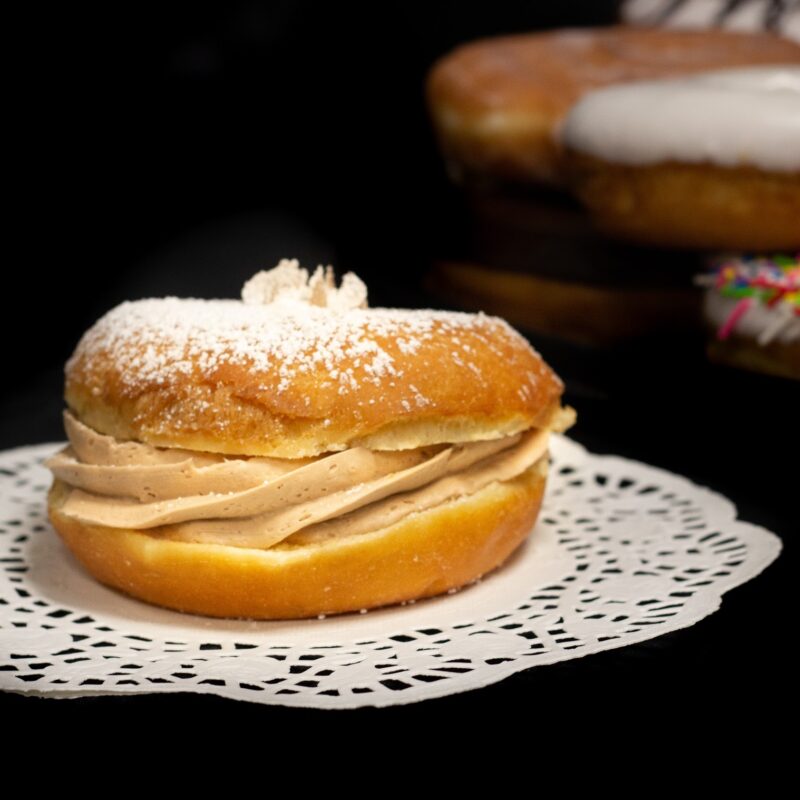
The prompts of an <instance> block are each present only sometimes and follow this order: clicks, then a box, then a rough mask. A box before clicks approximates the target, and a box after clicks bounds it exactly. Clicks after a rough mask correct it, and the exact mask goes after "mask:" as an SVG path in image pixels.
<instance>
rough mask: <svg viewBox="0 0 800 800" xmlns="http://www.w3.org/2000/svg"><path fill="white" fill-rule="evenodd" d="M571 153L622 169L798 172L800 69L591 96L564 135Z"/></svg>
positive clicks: (735, 73)
mask: <svg viewBox="0 0 800 800" xmlns="http://www.w3.org/2000/svg"><path fill="white" fill-rule="evenodd" d="M561 137H562V140H563V143H564V144H565V146H566V147H567V148H568V149H570V150H573V151H576V152H578V153H582V154H585V155H589V156H594V157H596V158H601V159H604V160H606V161H611V162H613V163H618V164H629V165H637V166H643V165H649V164H656V163H661V162H668V161H679V162H689V163H711V164H716V165H718V166H724V167H741V166H752V167H758V168H761V169H765V170H770V171H775V172H794V171H796V170H800V67H797V66H779V67H752V68H747V69H731V70H721V71H715V72H707V73H704V74H701V75H694V76H691V77H685V78H679V79H675V80H658V81H641V82H636V83H629V84H623V85H618V86H611V87H607V88H605V89H598V90H596V91H593V92H589V93H588V94H586V95H584V97H583V98H582V99H581V100H580V101H579V102H578V103H576V105H575V106H574V107H573V109H572V110H571V111H570V113H569V115H568V116H567V118H566V120H565V122H564V125H563V127H562V129H561Z"/></svg>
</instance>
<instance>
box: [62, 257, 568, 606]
mask: <svg viewBox="0 0 800 800" xmlns="http://www.w3.org/2000/svg"><path fill="white" fill-rule="evenodd" d="M242 296H243V300H242V301H233V300H212V301H205V300H179V299H176V298H165V299H160V300H141V301H136V302H129V303H123V304H122V305H121V306H118V307H117V308H115V309H113V310H112V311H110V312H109V313H108V314H107V315H106V316H105V317H103V318H102V319H101V320H99V321H98V322H97V323H96V324H95V325H94V326H93V327H92V328H91V329H90V330H89V331H87V333H86V334H85V335H84V336H83V338H82V339H81V341H80V343H79V344H78V346H77V348H76V350H75V353H74V354H73V356H72V357H71V359H70V360H69V362H68V364H67V367H66V391H65V396H66V401H67V405H68V407H69V411H68V412H67V413H66V414H65V427H66V430H67V434H68V438H69V446H68V447H67V448H66V449H65V450H63V451H62V452H61V453H59V454H57V455H56V456H54V457H53V458H51V459H50V461H49V462H48V466H49V467H50V469H51V471H52V472H53V475H54V483H53V487H52V489H51V492H50V499H49V513H50V518H51V520H52V522H53V525H54V526H55V528H56V530H57V531H58V532H59V534H60V535H61V536H62V538H63V539H64V541H65V543H66V544H67V546H68V547H69V548H70V550H71V551H72V552H73V553H74V554H75V556H76V557H77V558H78V559H79V560H80V561H81V562H82V564H83V565H84V566H85V567H86V569H87V570H88V571H89V572H90V573H91V574H93V575H94V576H95V577H96V578H97V579H98V580H100V581H101V582H103V583H105V584H107V585H109V586H111V587H114V588H116V589H119V590H121V591H123V592H125V593H127V594H130V595H132V596H134V597H138V598H140V599H143V600H146V601H149V602H151V603H155V604H158V605H161V606H165V607H168V608H173V609H177V610H180V611H188V612H194V613H199V614H205V615H210V616H221V617H244V618H260V619H275V618H296V617H309V616H316V615H320V614H331V613H337V612H344V611H354V610H360V609H366V608H373V607H376V606H381V605H386V604H391V603H397V602H401V601H406V600H412V599H417V598H420V597H427V596H431V595H436V594H441V593H443V592H446V591H448V590H455V589H457V588H458V587H461V586H463V585H465V584H467V583H469V582H472V581H474V580H476V579H477V578H478V577H480V576H481V575H483V574H485V573H486V572H489V571H491V570H492V569H494V568H495V567H497V566H499V565H500V564H501V563H502V562H503V561H505V560H506V558H508V556H509V555H510V554H511V553H512V552H513V551H514V550H515V549H516V548H517V547H518V546H519V545H520V544H521V543H522V542H523V541H524V540H525V538H526V537H527V536H528V534H529V533H530V530H531V528H532V526H533V523H534V521H535V519H536V516H537V514H538V510H539V506H540V503H541V500H542V495H543V492H544V486H545V479H546V471H547V440H548V435H549V432H550V431H552V430H560V429H563V428H564V427H566V426H568V425H569V424H571V422H572V419H573V416H574V415H573V413H572V412H571V409H564V408H562V406H561V402H560V398H561V394H562V390H563V384H562V383H561V381H560V380H559V379H558V377H557V376H556V375H555V374H554V373H553V371H552V370H551V369H550V367H548V366H547V365H546V364H545V363H544V361H543V360H542V358H541V357H540V356H539V355H538V353H536V352H535V351H534V350H533V349H532V348H531V347H530V345H529V344H528V343H527V342H526V341H525V340H524V339H523V338H522V337H521V336H520V335H519V334H518V333H516V332H515V331H514V330H513V329H512V328H510V327H509V325H508V324H506V323H505V322H504V321H502V320H500V319H497V318H493V317H487V316H484V315H472V314H460V313H450V312H435V311H405V310H394V309H380V308H376V309H369V308H367V307H366V288H365V287H364V285H363V284H362V283H361V282H360V281H359V280H358V279H357V278H356V277H355V276H353V275H352V274H348V275H346V276H345V277H344V279H343V281H342V285H341V287H340V288H336V287H335V285H334V282H333V277H332V272H331V271H330V269H329V270H328V271H323V270H322V269H321V268H320V269H318V270H317V271H316V272H315V273H314V274H313V275H312V276H309V275H308V273H307V272H306V271H305V270H302V269H300V267H299V266H298V265H297V263H296V262H288V261H285V262H282V263H281V264H280V265H279V267H278V268H276V269H275V270H272V271H270V272H263V273H259V274H258V275H257V276H255V277H254V278H253V279H251V280H250V281H249V282H248V283H247V284H246V285H245V287H244V290H243V294H242Z"/></svg>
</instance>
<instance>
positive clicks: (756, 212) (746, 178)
mask: <svg viewBox="0 0 800 800" xmlns="http://www.w3.org/2000/svg"><path fill="white" fill-rule="evenodd" d="M569 160H570V164H569V167H568V169H569V172H570V175H571V182H572V183H573V185H574V188H575V190H576V192H577V194H578V196H579V197H580V199H581V200H582V201H583V203H584V205H585V206H586V207H587V209H588V210H589V211H590V212H591V214H592V216H593V218H594V221H595V223H596V225H597V226H598V227H599V228H601V229H602V230H603V231H604V232H606V233H608V234H610V235H612V236H617V237H620V238H624V239H628V240H630V241H635V242H640V243H645V244H654V245H662V246H667V247H697V248H708V249H730V250H792V249H794V248H796V247H800V224H798V220H800V173H796V172H795V173H777V172H765V171H762V170H759V169H756V168H753V167H718V166H716V165H712V164H678V163H665V164H655V165H652V166H629V165H624V164H612V163H610V162H607V161H604V160H602V159H599V158H595V157H592V156H586V155H582V154H570V156H569Z"/></svg>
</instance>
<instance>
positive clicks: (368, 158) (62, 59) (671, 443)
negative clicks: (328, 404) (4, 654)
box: [0, 0, 799, 731]
mask: <svg viewBox="0 0 800 800" xmlns="http://www.w3.org/2000/svg"><path fill="white" fill-rule="evenodd" d="M614 6H615V4H614V3H613V2H599V1H598V2H590V1H589V0H587V1H586V2H559V3H555V2H554V3H541V2H497V1H495V2H491V3H459V2H430V3H425V4H413V3H396V2H383V3H380V4H377V3H376V4H369V5H367V4H337V3H323V2H308V1H307V0H299V1H297V2H289V0H280V1H279V2H272V3H259V2H242V1H241V0H238V1H233V2H227V3H217V4H212V5H210V6H205V7H203V9H202V10H201V8H200V7H199V6H197V5H195V4H189V3H185V4H184V3H173V4H159V5H155V4H153V5H148V4H141V3H124V2H123V3H116V4H113V7H112V6H111V4H109V5H108V7H104V8H103V9H102V10H100V9H94V10H92V11H88V10H78V9H75V8H69V9H66V8H61V9H60V10H59V11H52V10H46V9H44V8H37V9H31V10H30V11H29V12H28V13H29V14H30V15H31V18H30V19H27V20H25V22H24V23H20V26H19V28H18V29H17V33H18V34H19V35H20V36H22V37H23V41H24V44H25V47H24V50H25V56H24V59H22V58H21V59H20V60H19V61H18V63H17V69H16V70H15V71H14V73H13V75H14V77H17V78H19V81H18V82H15V84H17V83H18V85H15V86H14V87H13V89H14V91H13V92H12V94H13V95H14V96H15V98H17V97H18V98H19V101H20V102H19V105H18V106H15V107H14V114H13V115H12V116H13V123H12V125H11V126H10V127H11V129H12V132H13V133H15V134H17V135H18V136H19V139H20V142H19V146H18V147H16V148H15V149H14V150H13V151H12V152H11V153H10V154H9V162H10V163H9V166H10V168H11V171H12V172H13V173H15V178H14V179H13V181H12V183H11V195H12V199H13V201H14V203H13V205H14V208H15V212H14V214H13V216H12V218H11V219H12V221H13V225H12V226H11V230H10V232H9V239H8V242H9V252H11V253H14V255H13V256H12V263H10V264H9V265H8V268H7V271H6V276H7V277H6V279H7V293H6V300H7V303H8V304H9V309H8V312H7V313H6V314H4V315H2V317H0V320H1V321H0V325H2V336H3V341H5V342H6V348H5V362H6V363H5V369H4V370H3V371H2V378H3V380H4V382H5V386H4V387H3V392H2V395H1V396H2V400H1V401H0V446H2V447H11V446H16V445H22V444H28V443H33V442H37V441H48V440H55V439H60V438H61V437H62V431H61V427H60V419H59V410H60V407H61V366H62V364H63V361H64V360H65V358H66V357H67V356H68V355H69V353H70V351H71V350H72V348H73V347H74V345H75V343H76V341H77V338H78V337H79V335H80V333H81V332H82V331H83V330H84V329H85V328H86V327H88V325H90V324H91V323H92V322H93V321H94V320H95V319H96V318H97V317H98V316H99V315H100V314H102V313H103V312H104V311H106V310H107V309H108V308H110V307H111V306H112V305H114V304H116V303H118V302H120V301H122V300H124V299H132V298H136V297H143V296H161V295H164V294H177V295H183V296H186V295H193V296H235V295H236V294H237V293H238V291H239V288H240V287H241V284H242V282H243V281H244V280H245V279H246V278H247V277H249V275H251V274H252V273H253V272H255V271H256V270H257V269H261V268H268V267H270V266H272V265H274V264H275V263H276V262H277V260H278V258H280V257H283V256H299V257H300V258H301V259H303V260H304V261H305V262H306V263H307V265H309V266H314V265H315V264H316V263H317V262H319V261H325V262H328V261H331V262H332V263H334V264H335V266H336V267H337V269H338V270H339V271H345V270H348V269H352V270H354V271H356V272H357V273H359V274H361V275H362V276H363V277H365V279H366V280H367V282H368V284H369V285H370V289H371V301H372V304H373V305H410V306H420V305H430V304H436V305H446V300H442V299H441V298H431V297H429V296H428V295H426V294H425V292H424V291H423V290H422V289H421V288H420V281H421V277H422V276H423V274H424V272H425V270H426V269H427V266H428V264H429V263H430V261H431V259H432V258H434V257H436V256H439V255H443V254H444V255H446V254H447V252H448V249H449V248H452V247H454V246H455V245H454V242H455V241H456V240H457V239H458V237H459V230H458V226H459V224H460V217H459V215H458V214H457V213H456V212H455V210H454V209H455V208H456V197H455V193H454V190H453V189H452V188H451V187H450V186H449V185H448V183H447V181H446V180H445V176H444V172H443V168H442V166H441V163H440V161H439V159H438V156H437V153H436V149H435V146H434V142H433V139H432V136H431V134H430V130H429V127H428V122H427V118H426V115H425V109H424V103H423V94H422V82H423V78H424V75H425V72H426V70H427V69H428V68H429V67H430V65H431V63H432V62H433V61H434V60H435V58H437V57H438V56H440V55H442V54H443V53H444V52H446V51H447V50H448V49H450V48H451V47H453V46H454V45H456V44H458V43H459V42H462V41H466V40H469V39H471V38H476V37H478V36H482V35H488V34H494V33H504V32H513V31H522V30H529V29H533V28H539V27H555V26H564V25H571V24H587V25H588V24H599V23H603V22H608V21H610V20H612V19H613V17H614ZM23 79H24V80H23ZM23 83H24V88H23ZM11 306H13V308H11ZM43 331H46V332H47V333H48V338H45V336H43V335H42V333H43ZM534 343H535V344H536V345H537V347H539V349H540V350H541V351H542V352H543V353H544V355H545V356H546V357H547V359H548V360H549V361H550V363H552V364H553V365H554V366H555V368H556V369H557V371H559V372H560V373H561V374H562V376H563V377H565V379H566V381H567V395H568V396H567V399H568V401H569V402H571V403H572V404H573V405H574V406H575V407H576V408H577V409H578V411H579V417H580V421H579V424H578V426H577V427H576V428H575V429H574V430H573V431H572V432H571V435H573V436H574V438H576V439H577V440H579V441H581V442H583V443H585V444H586V445H588V446H589V447H591V448H592V449H595V450H597V451H599V452H613V453H618V454H621V455H626V456H629V457H633V458H637V459H639V460H642V461H646V462H649V463H653V464H657V465H658V466H662V467H665V468H667V469H670V470H673V471H675V472H679V473H681V474H684V475H687V476H688V477H690V478H692V479H694V480H696V481H697V482H699V483H701V484H703V485H707V486H710V487H711V488H713V489H715V490H718V491H720V492H723V493H724V494H726V495H728V496H729V497H731V498H732V499H733V500H734V501H735V502H736V503H737V505H738V507H739V509H740V514H741V516H742V517H744V518H745V519H748V520H750V521H754V522H757V523H759V524H763V525H765V526H767V527H769V528H771V529H772V530H775V531H776V532H778V533H779V534H781V535H782V536H783V537H784V538H787V537H788V538H789V539H791V537H792V536H793V535H796V534H797V533H798V530H797V528H798V525H797V515H796V508H797V503H796V497H795V495H794V492H796V491H797V489H798V473H797V468H796V462H793V461H792V460H791V458H792V455H793V454H795V458H796V448H797V442H796V428H797V425H796V423H797V409H798V399H799V398H798V391H797V389H798V387H797V385H795V384H789V383H788V382H785V381H780V380H771V379H767V378H761V377H758V376H750V375H744V374H740V373H737V372H734V371H728V370H724V369H721V368H716V367H709V366H708V365H706V364H705V362H704V360H703V357H702V348H701V344H700V343H699V342H698V341H692V340H687V341H683V340H681V341H678V340H675V341H672V340H661V341H652V342H641V343H636V344H632V345H630V346H628V347H624V348H616V349H614V350H600V349H589V348H576V347H568V346H564V345H562V344H559V343H557V342H553V341H546V340H544V339H541V338H534ZM794 549H795V545H794V543H793V542H791V541H789V542H788V544H787V551H786V552H785V553H784V555H783V556H782V557H781V559H780V560H779V562H778V563H777V564H776V565H774V566H772V567H770V569H769V570H768V572H767V573H766V574H764V575H763V576H762V577H760V578H758V579H756V580H755V581H753V582H751V583H750V584H747V585H745V586H743V587H740V588H739V589H736V590H734V591H733V592H731V593H730V594H729V595H727V596H726V598H725V601H724V605H723V607H722V609H721V610H720V611H719V612H718V613H716V614H715V615H714V616H713V617H712V618H710V619H707V620H705V621H703V622H701V623H698V624H697V625H695V626H694V627H692V628H690V629H688V630H686V631H682V632H678V633H673V634H669V635H667V636H664V637H661V638H658V639H656V640H653V641H652V642H648V643H645V644H641V645H637V646H634V647H628V648H625V649H623V650H620V651H612V652H608V653H604V654H600V655H596V656H591V657H588V658H586V659H583V660H578V661H574V662H570V663H567V664H563V665H556V666H550V667H541V668H537V669H535V670H532V671H529V672H527V673H524V674H520V675H517V676H514V677H512V678H510V679H508V680H506V681H504V682H503V683H502V684H500V685H497V686H493V687H489V688H487V689H484V690H481V691H478V692H471V693H468V694H466V695H462V696H456V697H450V698H444V699H442V700H436V701H431V702H428V703H424V704H421V705H416V706H409V707H405V708H394V709H389V710H385V711H376V710H370V709H367V710H363V711H358V712H324V713H323V712H314V711H302V710H286V709H280V708H268V707H258V706H250V705H246V704H243V703H235V702H233V701H224V700H220V699H217V698H211V697H208V698H205V697H197V696H191V695H184V696H174V697H170V696H152V697H141V698H96V699H86V700H80V701H64V702H55V701H49V700H38V699H30V698H22V697H18V696H14V695H9V694H6V695H3V696H0V709H2V710H3V711H4V712H5V713H6V714H14V715H15V717H16V718H19V719H22V718H25V719H27V720H30V721H34V722H35V723H38V722H44V721H47V722H56V721H58V722H62V723H63V722H67V723H72V722H81V723H84V722H86V723H89V724H93V723H96V722H100V721H105V720H107V719H109V718H110V717H111V716H112V715H114V714H118V713H124V716H125V720H126V724H133V723H139V722H141V723H145V724H146V723H147V722H148V721H149V720H151V719H152V718H153V717H154V716H156V717H161V716H162V715H163V716H164V717H165V718H166V717H169V718H173V715H174V718H176V719H180V720H181V725H182V726H187V725H188V726H194V725H197V726H200V725H206V724H208V723H209V722H213V724H214V725H215V726H217V725H218V726H226V725H227V726H231V727H232V728H234V727H235V726H237V725H239V724H240V723H242V722H255V723H256V724H265V725H266V726H281V727H286V726H289V727H291V728H294V726H297V728H298V729H299V728H301V727H304V726H306V725H308V726H309V727H311V726H313V727H314V728H315V729H319V730H325V731H330V730H331V729H332V728H334V727H335V726H338V725H340V724H342V723H343V722H347V721H349V722H356V723H358V724H362V723H364V724H366V725H378V726H381V727H382V726H389V727H391V726H393V725H394V724H396V723H397V724H400V723H403V724H409V725H411V726H417V728H419V727H421V726H423V725H426V724H428V723H429V722H433V721H442V720H447V721H448V725H450V726H458V725H459V724H460V722H461V721H463V722H465V723H467V722H469V721H470V720H475V719H481V720H482V721H483V724H484V725H488V726H491V725H496V726H500V725H502V726H506V727H508V726H513V725H514V724H515V723H516V722H517V721H519V722H522V723H524V724H526V725H527V724H529V723H530V720H531V718H532V716H535V718H536V719H537V721H540V722H538V724H542V725H544V726H545V727H546V726H550V729H551V730H562V731H563V730H567V729H569V728H568V725H569V724H571V723H569V721H570V720H573V719H574V718H575V716H576V715H578V716H579V718H580V719H581V720H582V723H581V724H582V726H583V730H587V726H589V728H588V729H590V728H591V726H592V725H593V724H597V721H598V720H601V719H604V718H608V717H619V716H620V715H621V716H622V717H624V718H626V719H628V720H630V722H631V724H632V725H633V726H634V727H636V729H644V728H651V727H653V726H656V727H657V726H659V725H661V724H662V723H666V722H675V721H676V720H678V721H679V720H686V721H689V722H690V723H691V724H692V725H693V726H695V727H694V728H693V729H695V730H700V731H704V730H708V729H710V727H711V726H714V728H715V729H717V728H718V727H719V723H720V722H721V723H722V727H727V728H728V729H729V730H730V729H732V728H734V727H735V726H737V725H740V724H742V720H743V719H744V718H745V717H746V718H747V719H748V721H749V724H750V725H753V724H755V725H757V726H761V727H760V728H756V729H762V730H768V729H769V725H770V722H769V720H770V718H771V716H772V714H773V713H774V712H775V710H776V709H779V708H780V707H781V705H782V704H783V703H784V702H785V700H786V695H787V691H788V689H787V687H788V686H789V676H790V674H791V670H792V669H793V663H792V661H791V659H790V658H788V657H787V656H786V646H787V635H786V630H785V626H786V625H787V624H788V623H787V616H786V615H787V614H788V609H787V603H788V602H789V586H790V574H791V567H790V563H791V562H790V558H793V557H794V553H793V551H794ZM789 630H790V629H789ZM593 721H594V722H593ZM319 726H321V727H319ZM697 726H699V727H697ZM218 729H221V728H218ZM486 729H487V730H488V729H489V728H486ZM752 729H753V728H751V730H752ZM573 730H574V729H573Z"/></svg>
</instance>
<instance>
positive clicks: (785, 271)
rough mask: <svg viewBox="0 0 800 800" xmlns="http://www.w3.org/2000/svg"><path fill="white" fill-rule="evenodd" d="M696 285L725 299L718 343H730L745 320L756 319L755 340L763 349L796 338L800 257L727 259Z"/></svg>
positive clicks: (718, 331) (799, 311) (798, 318)
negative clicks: (779, 339) (728, 340)
mask: <svg viewBox="0 0 800 800" xmlns="http://www.w3.org/2000/svg"><path fill="white" fill-rule="evenodd" d="M697 283H698V284H700V285H702V286H707V287H709V289H710V290H711V291H712V293H714V294H716V295H717V296H718V297H721V298H726V301H725V313H724V315H723V316H722V317H720V319H719V327H718V330H717V338H718V339H720V340H725V339H728V338H729V337H730V336H731V334H732V333H734V332H735V331H737V330H740V329H741V328H742V326H743V323H745V321H746V320H748V319H753V318H755V317H756V316H757V317H758V320H759V322H760V324H759V329H760V330H759V332H758V335H757V337H756V338H757V341H758V343H759V344H760V345H767V344H769V343H770V342H771V341H773V340H774V339H776V338H778V337H779V336H784V335H787V334H788V335H789V338H791V339H793V338H794V329H795V328H797V326H798V323H799V322H800V253H797V254H795V255H793V256H783V255H778V256H772V257H763V256H758V257H746V256H741V257H736V258H730V257H729V258H725V259H723V260H721V261H719V262H718V263H717V264H716V265H715V266H714V267H713V271H712V272H711V274H708V275H702V276H700V277H699V278H698V279H697ZM765 312H766V313H765Z"/></svg>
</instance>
